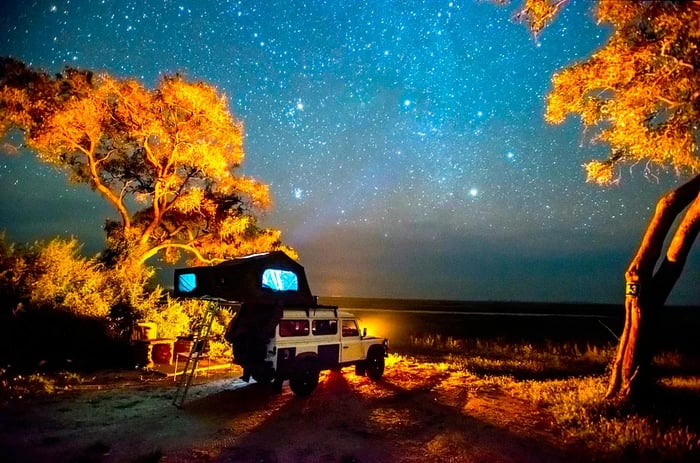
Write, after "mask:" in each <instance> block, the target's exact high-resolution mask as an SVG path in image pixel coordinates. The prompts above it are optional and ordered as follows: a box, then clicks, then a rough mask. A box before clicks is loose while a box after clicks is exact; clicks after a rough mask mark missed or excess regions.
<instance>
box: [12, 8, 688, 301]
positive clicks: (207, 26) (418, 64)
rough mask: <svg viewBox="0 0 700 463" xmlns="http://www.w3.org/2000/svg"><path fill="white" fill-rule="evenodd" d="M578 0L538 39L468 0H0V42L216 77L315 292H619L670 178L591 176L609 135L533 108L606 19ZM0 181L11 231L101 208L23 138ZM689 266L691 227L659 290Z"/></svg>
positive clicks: (275, 223)
mask: <svg viewBox="0 0 700 463" xmlns="http://www.w3.org/2000/svg"><path fill="white" fill-rule="evenodd" d="M514 3H515V4H516V6H517V4H518V2H517V1H515V2H514ZM591 5H592V2H589V1H583V0H576V1H572V2H571V5H570V6H569V7H568V8H566V9H565V11H564V13H563V15H562V16H561V17H560V18H559V20H558V21H557V22H556V23H554V24H553V25H552V26H551V27H550V28H549V29H546V30H545V31H544V32H543V33H542V34H541V36H539V37H537V38H536V39H535V38H533V37H532V36H531V35H530V34H529V32H528V31H527V30H526V28H525V27H524V26H522V25H520V24H516V23H514V22H512V21H511V16H512V11H513V8H512V7H509V8H500V7H496V6H494V5H493V4H490V3H488V2H479V1H475V0H460V1H458V0H453V1H450V0H424V1H405V2H397V1H387V0H358V1H353V0H344V1H340V0H308V1H291V0H288V1H277V0H270V1H264V2H263V1H244V0H241V1H225V0H212V1H194V0H183V1H169V0H167V1H150V2H143V1H138V2H137V1H126V0H99V1H98V0H72V1H66V0H60V1H59V0H57V1H44V0H39V1H35V2H20V1H16V0H9V1H5V2H3V3H2V6H0V55H2V56H13V57H15V58H18V59H20V60H22V61H25V62H27V63H29V64H31V65H33V66H37V67H41V68H44V69H46V70H48V71H50V72H59V71H61V70H62V69H63V68H64V66H66V65H70V66H75V67H81V68H88V69H93V70H103V71H107V72H109V73H112V74H115V75H117V76H120V77H136V78H138V79H140V80H141V81H142V82H144V83H145V84H146V85H148V86H155V84H156V82H157V81H158V79H159V76H161V75H162V74H166V73H174V72H181V73H183V74H184V75H185V76H186V77H187V78H188V79H190V80H203V81H206V82H208V83H211V84H213V85H215V86H216V87H217V88H218V90H219V91H221V92H223V93H225V94H226V96H227V97H228V99H229V103H230V108H231V111H232V113H233V114H234V115H235V116H236V117H237V118H239V119H242V120H243V122H244V125H245V151H246V161H245V163H244V168H243V171H244V172H245V173H246V174H248V175H252V176H254V177H256V178H258V179H259V180H261V181H263V182H265V183H268V184H270V186H271V189H272V192H273V196H274V199H275V206H274V209H273V210H272V211H270V212H269V213H268V214H267V215H266V217H265V218H264V223H265V224H266V225H268V226H271V227H276V228H281V229H282V230H283V237H284V238H285V240H286V242H287V243H288V244H289V245H291V246H293V247H295V248H296V249H297V250H298V251H299V255H300V262H301V263H302V264H303V265H304V266H305V267H306V269H307V274H308V276H309V280H310V284H311V287H312V290H313V291H314V293H316V294H319V295H326V296H331V295H340V296H382V297H402V298H433V299H464V300H503V301H514V300H522V301H553V302H568V301H571V302H614V303H617V302H620V303H621V302H622V300H623V291H624V280H623V271H624V269H625V267H626V265H627V263H628V261H629V259H630V257H631V255H632V253H633V252H634V249H635V248H636V246H637V244H638V242H639V238H640V237H641V234H642V232H643V229H644V227H645V226H646V222H647V220H648V218H649V215H650V213H651V211H652V208H653V205H654V203H655V201H656V198H657V197H658V196H659V195H660V194H661V193H662V192H664V191H666V190H667V189H668V188H669V187H670V186H672V185H674V184H676V182H677V181H678V180H677V179H676V178H675V177H674V176H673V174H672V173H666V172H658V173H656V174H657V176H658V178H645V176H644V171H643V166H641V167H634V168H632V169H630V170H629V171H625V172H623V173H622V179H621V184H620V185H619V186H617V187H614V188H600V187H597V186H593V185H588V184H586V183H585V182H584V179H585V175H584V171H583V169H582V168H581V165H582V164H583V163H584V162H585V161H587V160H590V159H592V158H595V157H602V154H603V153H604V150H605V147H603V146H595V145H591V144H590V143H589V138H590V137H589V136H588V134H586V133H585V132H583V131H582V130H581V127H580V125H579V124H578V122H577V121H576V120H574V119H571V120H569V121H568V122H567V123H566V124H564V125H562V126H549V125H547V124H546V123H545V122H544V120H543V113H544V103H545V95H546V92H547V89H548V88H549V85H550V77H551V75H552V73H553V72H554V71H555V70H557V69H559V68H561V67H563V66H565V65H567V64H568V63H571V62H573V61H575V60H580V59H583V58H585V57H586V56H588V55H589V54H590V53H591V52H592V51H594V50H595V49H596V48H597V47H599V46H600V45H601V44H602V43H604V41H605V39H606V37H607V34H608V31H607V30H606V29H605V28H601V27H599V26H597V25H596V24H595V23H594V21H593V19H592V16H591V11H590V8H591ZM3 150H4V151H7V150H8V148H7V147H5V148H3ZM0 184H1V185H2V187H1V188H0V228H4V229H6V230H7V235H8V237H9V238H10V239H11V240H14V241H32V240H35V239H41V238H48V237H51V236H54V235H57V234H60V235H63V236H70V235H75V236H77V237H78V238H79V239H80V240H81V241H83V242H85V243H86V246H85V249H86V251H90V252H94V251H97V250H99V249H100V246H101V241H102V236H103V235H102V230H101V226H102V223H103V222H104V219H105V217H106V216H107V215H109V214H112V211H111V210H109V208H108V207H107V206H106V205H105V204H104V203H103V202H102V201H100V200H99V199H98V198H97V196H96V194H94V193H92V192H90V191H89V189H87V188H82V187H81V188H76V187H75V186H71V185H68V184H67V182H66V180H65V176H64V175H62V174H60V173H57V171H55V170H53V169H51V168H48V167H46V166H43V165H40V164H39V163H38V162H37V161H36V160H35V159H34V157H33V156H32V155H31V154H28V153H20V155H13V156H6V155H3V156H1V157H0ZM696 246H697V245H696ZM163 273H164V274H166V277H165V278H164V279H167V278H169V276H167V271H166V270H164V271H163ZM699 280H700V258H699V257H698V251H697V247H696V249H695V252H694V253H693V254H692V256H691V260H690V261H689V262H688V264H687V270H686V273H685V275H684V276H683V277H682V279H681V281H680V282H679V284H678V286H677V288H676V290H675V292H674V293H673V295H672V296H671V299H670V302H671V303H680V304H700V291H698V290H697V282H698V281H699Z"/></svg>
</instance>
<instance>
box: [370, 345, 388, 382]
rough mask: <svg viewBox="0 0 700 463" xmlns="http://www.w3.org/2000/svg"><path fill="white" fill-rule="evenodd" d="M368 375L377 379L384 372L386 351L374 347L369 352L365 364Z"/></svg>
mask: <svg viewBox="0 0 700 463" xmlns="http://www.w3.org/2000/svg"><path fill="white" fill-rule="evenodd" d="M365 369H366V370H367V376H369V377H370V378H372V379H374V380H377V379H379V378H381V377H382V375H383V374H384V352H383V351H381V350H379V349H372V350H370V351H369V352H368V353H367V361H366V364H365Z"/></svg>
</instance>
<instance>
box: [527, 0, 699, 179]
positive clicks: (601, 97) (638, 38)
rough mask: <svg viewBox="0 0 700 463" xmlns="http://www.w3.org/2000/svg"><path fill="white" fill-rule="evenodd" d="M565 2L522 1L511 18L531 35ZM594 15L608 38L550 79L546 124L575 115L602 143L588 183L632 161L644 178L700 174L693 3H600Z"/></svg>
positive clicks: (611, 175)
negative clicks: (666, 170) (604, 154)
mask: <svg viewBox="0 0 700 463" xmlns="http://www.w3.org/2000/svg"><path fill="white" fill-rule="evenodd" d="M565 3H566V2H565V1H562V0H559V1H551V0H528V1H527V2H525V5H524V6H523V9H522V10H521V12H520V14H519V16H518V17H519V18H521V19H523V20H524V21H526V22H527V23H528V24H529V25H530V27H531V28H532V30H533V32H539V31H540V30H541V29H542V28H543V27H544V26H545V25H546V24H547V23H548V22H549V21H551V20H553V19H554V17H555V15H556V13H557V12H559V10H560V9H561V7H562V6H563V5H564V4H565ZM595 14H596V19H597V21H598V22H599V23H600V24H602V25H608V26H612V36H611V37H610V39H609V41H608V42H607V43H606V44H605V46H604V47H602V48H601V49H600V50H598V51H597V52H595V53H594V54H593V55H592V56H591V57H590V58H588V59H586V60H584V61H582V62H580V63H578V64H575V65H573V66H570V67H567V68H566V69H564V70H562V71H560V72H559V73H557V74H555V75H554V77H553V78H552V84H553V88H552V90H551V92H550V94H549V96H548V99H547V112H546V115H545V117H546V119H547V121H548V122H551V123H556V124H558V123H561V122H563V121H564V119H565V118H566V116H567V115H570V114H577V115H579V116H580V118H581V121H582V123H583V124H584V125H585V126H587V127H588V128H589V131H590V132H591V133H593V134H594V140H595V141H600V142H605V143H607V144H609V146H610V155H609V157H608V158H607V159H605V160H595V161H591V162H589V163H587V164H586V170H587V173H588V180H589V181H591V182H596V183H599V184H610V183H613V182H616V181H617V180H618V179H619V172H620V168H621V167H623V166H624V165H631V164H637V163H642V164H643V165H644V166H645V169H646V172H647V173H650V174H653V173H654V172H655V170H658V169H654V167H656V168H663V167H671V168H673V169H675V170H676V171H677V173H679V174H682V175H689V174H695V173H698V172H700V158H699V157H698V146H697V135H698V122H699V121H700V48H699V47H700V2H692V1H655V2H640V1H619V0H600V1H599V2H598V5H597V9H596V10H595Z"/></svg>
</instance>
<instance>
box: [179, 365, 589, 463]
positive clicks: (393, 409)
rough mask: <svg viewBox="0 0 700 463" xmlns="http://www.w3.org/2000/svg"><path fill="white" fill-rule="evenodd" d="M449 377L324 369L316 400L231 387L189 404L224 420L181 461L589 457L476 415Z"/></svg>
mask: <svg viewBox="0 0 700 463" xmlns="http://www.w3.org/2000/svg"><path fill="white" fill-rule="evenodd" d="M446 375H449V374H448V373H439V372H435V373H434V374H430V375H427V376H424V375H420V374H415V375H412V376H410V377H409V378H408V379H407V378H406V377H405V376H403V377H392V375H391V374H389V375H387V377H385V378H384V379H383V380H381V381H379V382H374V381H371V380H369V379H368V378H364V377H363V378H359V377H355V376H353V375H352V373H351V372H350V371H349V370H348V369H346V371H345V372H342V373H341V372H330V373H328V374H327V375H324V377H323V378H322V382H321V384H319V387H318V388H317V389H316V391H314V393H313V394H311V395H310V396H309V397H296V396H293V395H292V394H291V392H290V391H289V390H288V389H287V388H286V387H285V389H284V392H283V393H282V394H277V395H274V394H272V393H271V392H270V390H269V389H268V388H265V387H262V386H260V385H255V386H251V387H247V388H242V389H237V390H230V391H222V392H219V393H216V394H213V395H211V396H208V397H204V398H202V399H199V400H197V401H195V402H192V403H190V404H188V406H187V409H186V413H187V414H188V415H190V416H191V417H192V419H193V420H196V419H197V417H204V416H206V417H207V418H208V419H210V418H212V417H213V418H215V419H218V420H220V423H219V428H218V429H217V430H216V432H215V435H214V436H212V439H211V441H210V442H207V443H206V446H204V447H202V448H199V449H188V450H187V451H186V452H190V454H182V455H180V458H182V461H185V460H186V459H187V458H192V457H194V456H196V455H197V454H201V452H202V451H206V452H208V457H209V458H210V461H217V462H228V461H260V462H278V461H279V462H282V461H285V462H286V461H291V462H305V461H328V462H333V461H337V462H375V461H376V462H379V461H381V462H394V461H396V462H398V461H401V462H412V461H416V462H418V461H421V462H422V461H470V462H482V461H483V462H567V463H571V462H575V461H579V460H580V458H577V457H576V456H575V455H572V453H571V452H569V451H567V450H566V449H559V448H556V447H555V446H554V445H553V444H551V443H549V442H548V441H547V440H546V439H541V438H538V436H537V435H536V434H531V435H528V434H526V433H522V432H515V431H513V430H511V429H509V427H508V425H507V423H506V424H503V423H499V421H498V420H497V419H496V420H490V421H486V420H484V419H482V418H481V417H475V416H472V415H470V413H469V410H468V407H467V404H468V403H469V401H470V400H472V398H471V397H470V393H469V391H468V388H467V387H466V386H465V387H463V388H461V387H452V388H451V389H450V391H449V392H448V393H445V391H443V390H442V385H443V380H444V379H445V377H446ZM511 418H514V419H516V420H517V419H518V417H517V416H515V417H511ZM520 431H522V430H520ZM205 449H206V450H205ZM169 461H170V460H169ZM177 461H179V460H177Z"/></svg>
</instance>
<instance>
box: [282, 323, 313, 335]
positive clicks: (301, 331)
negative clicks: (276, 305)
mask: <svg viewBox="0 0 700 463" xmlns="http://www.w3.org/2000/svg"><path fill="white" fill-rule="evenodd" d="M308 335H309V321H308V320H281V321H280V336H282V337H283V338H284V337H289V336H308Z"/></svg>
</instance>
